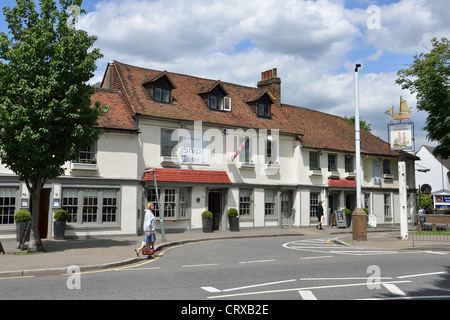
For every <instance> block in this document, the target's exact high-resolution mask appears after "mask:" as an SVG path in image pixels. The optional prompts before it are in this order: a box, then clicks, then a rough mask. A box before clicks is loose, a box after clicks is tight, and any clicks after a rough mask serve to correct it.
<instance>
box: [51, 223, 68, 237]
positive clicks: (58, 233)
mask: <svg viewBox="0 0 450 320" xmlns="http://www.w3.org/2000/svg"><path fill="white" fill-rule="evenodd" d="M53 230H54V234H53V238H54V239H55V240H64V233H65V231H66V221H53Z"/></svg>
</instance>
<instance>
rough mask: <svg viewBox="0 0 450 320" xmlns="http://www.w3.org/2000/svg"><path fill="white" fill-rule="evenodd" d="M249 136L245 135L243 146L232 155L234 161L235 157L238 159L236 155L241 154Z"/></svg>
mask: <svg viewBox="0 0 450 320" xmlns="http://www.w3.org/2000/svg"><path fill="white" fill-rule="evenodd" d="M247 140H248V137H245V140H244V142H242V144H241V146H240V147H239V149H237V150H236V152H235V153H234V154H233V155H232V156H231V161H234V159H236V157H237V156H238V155H239V153H241V151H242V148H244V146H245V143H246V142H247Z"/></svg>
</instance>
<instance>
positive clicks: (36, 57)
mask: <svg viewBox="0 0 450 320" xmlns="http://www.w3.org/2000/svg"><path fill="white" fill-rule="evenodd" d="M81 2H82V0H59V4H58V3H56V1H54V0H40V2H39V8H36V5H35V3H34V1H32V0H16V3H17V4H16V6H15V7H13V8H9V7H6V8H4V9H3V12H4V15H5V17H6V21H7V23H8V29H9V34H5V33H0V123H1V129H0V150H1V151H0V160H1V162H2V163H3V164H4V165H6V166H7V167H8V168H10V169H11V170H12V171H13V172H15V173H16V174H17V175H18V176H19V179H20V180H21V181H25V183H26V185H27V187H28V189H29V191H30V194H31V197H32V200H33V202H32V203H33V208H32V215H33V218H32V232H31V236H32V237H33V235H34V236H35V237H36V233H37V232H38V230H37V219H38V208H39V207H36V205H37V206H38V205H39V196H40V191H41V189H42V188H43V186H44V184H45V183H46V182H47V181H48V180H49V179H53V178H56V177H58V176H60V175H62V174H63V173H64V169H63V165H64V163H65V162H67V161H69V160H73V159H76V158H77V157H78V155H79V152H80V149H82V148H84V147H87V146H89V145H91V144H93V143H94V142H95V141H96V140H97V139H98V137H99V135H100V132H99V131H98V130H97V129H95V126H96V125H97V124H98V119H99V118H100V116H101V115H102V113H103V112H104V111H105V110H104V108H103V107H102V106H101V105H100V103H96V104H95V106H92V103H91V96H92V94H93V93H95V89H94V88H93V87H92V86H90V85H88V84H87V82H88V81H89V80H90V79H91V78H92V77H93V75H94V71H95V70H96V60H97V59H99V58H100V57H101V56H102V55H101V54H100V51H99V49H91V47H92V46H93V45H94V43H95V41H96V39H97V38H96V37H95V36H89V35H88V34H87V32H85V31H82V30H76V29H75V25H74V24H75V20H74V19H69V18H70V17H71V14H72V13H73V12H71V11H70V10H68V9H72V8H74V7H75V6H77V7H76V8H79V6H81ZM33 240H35V239H34V238H33ZM38 242H39V243H40V241H39V239H38ZM39 243H38V244H39ZM31 244H32V242H31V240H30V245H31Z"/></svg>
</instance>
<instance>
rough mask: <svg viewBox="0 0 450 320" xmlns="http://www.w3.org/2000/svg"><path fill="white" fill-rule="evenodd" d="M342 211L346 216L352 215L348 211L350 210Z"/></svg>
mask: <svg viewBox="0 0 450 320" xmlns="http://www.w3.org/2000/svg"><path fill="white" fill-rule="evenodd" d="M342 211H344V213H345V215H346V216H348V215H351V214H352V212H351V211H350V209H343V210H342Z"/></svg>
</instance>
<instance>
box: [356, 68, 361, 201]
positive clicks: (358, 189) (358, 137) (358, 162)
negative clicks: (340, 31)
mask: <svg viewBox="0 0 450 320" xmlns="http://www.w3.org/2000/svg"><path fill="white" fill-rule="evenodd" d="M359 68H361V65H360V64H357V65H356V68H355V144H356V145H355V153H356V208H362V205H361V134H360V127H359V74H358V69H359Z"/></svg>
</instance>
